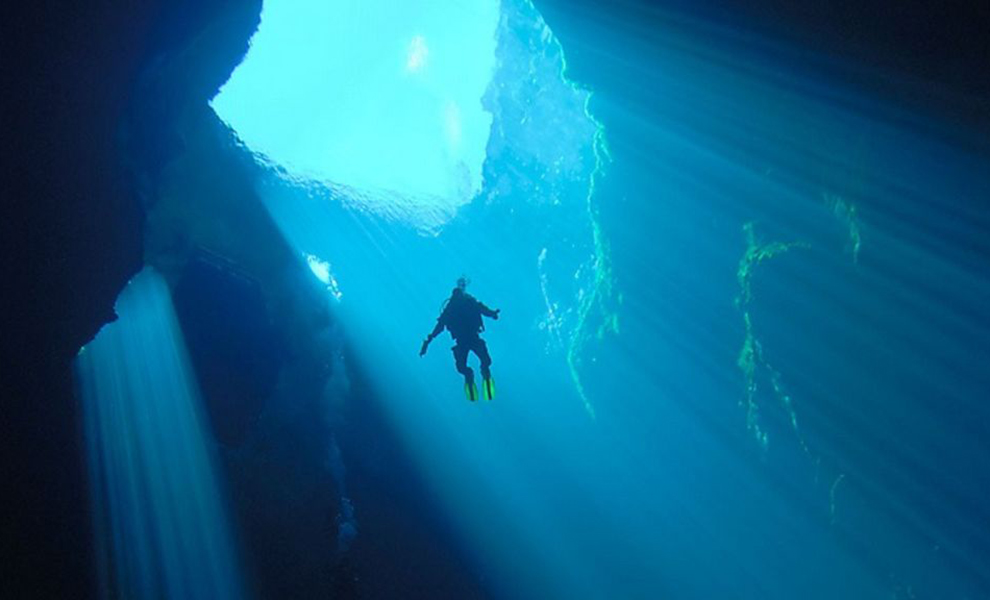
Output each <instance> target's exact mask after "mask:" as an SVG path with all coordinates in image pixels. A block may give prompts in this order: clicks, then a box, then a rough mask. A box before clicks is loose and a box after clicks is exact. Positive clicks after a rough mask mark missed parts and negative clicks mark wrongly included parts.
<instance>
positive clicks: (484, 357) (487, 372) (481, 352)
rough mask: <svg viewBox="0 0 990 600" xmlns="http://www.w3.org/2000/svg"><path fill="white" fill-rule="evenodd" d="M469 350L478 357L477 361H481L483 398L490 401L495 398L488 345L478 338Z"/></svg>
mask: <svg viewBox="0 0 990 600" xmlns="http://www.w3.org/2000/svg"><path fill="white" fill-rule="evenodd" d="M471 349H472V350H474V353H475V354H477V355H478V359H479V360H481V376H482V377H483V378H484V383H482V386H483V388H484V390H485V398H487V399H489V400H491V399H492V398H494V397H495V381H494V380H493V379H492V370H491V368H490V367H491V365H492V357H491V356H490V355H489V354H488V345H487V344H485V340H483V339H481V338H478V339H477V340H475V342H474V344H472V346H471Z"/></svg>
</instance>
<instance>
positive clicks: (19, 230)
mask: <svg viewBox="0 0 990 600" xmlns="http://www.w3.org/2000/svg"><path fill="white" fill-rule="evenodd" d="M259 9H260V3H259V2H239V3H238V2H225V1H222V0H216V1H207V2H162V1H160V0H136V1H132V2H37V3H17V4H14V5H11V6H6V5H5V7H4V11H3V17H2V19H0V27H2V32H0V44H2V46H0V72H2V75H0V89H2V92H0V94H2V98H0V106H2V112H0V131H2V134H0V140H2V142H0V148H2V156H0V203H2V204H0V205H2V207H3V218H2V219H0V264H2V278H3V279H2V281H3V290H2V293H0V323H2V329H0V331H2V336H0V339H2V343H0V348H2V352H0V359H2V360H0V402H2V405H3V408H2V413H3V417H2V420H0V424H2V429H0V440H2V441H0V445H2V446H0V447H2V452H0V454H2V456H3V471H2V475H3V488H4V491H3V505H4V510H3V511H2V515H3V517H2V524H0V531H2V536H3V540H2V542H3V543H2V548H3V554H2V557H0V564H2V573H0V596H2V597H4V598H22V597H31V598H86V597H89V596H90V595H91V594H92V593H93V592H94V590H95V585H94V581H93V575H92V573H93V572H94V570H93V564H92V560H93V557H92V554H91V547H92V539H91V532H90V530H89V522H90V519H89V516H88V507H87V504H88V492H87V490H86V481H85V476H84V464H83V461H84V452H83V450H84V448H83V445H82V440H81V436H80V431H79V418H78V414H77V407H76V404H75V401H74V399H73V393H72V391H73V390H72V378H71V374H70V361H71V359H72V357H73V356H74V355H75V353H76V351H77V350H78V348H79V347H80V346H81V345H83V344H84V343H85V342H86V341H87V340H89V339H91V338H92V337H93V336H94V335H95V334H96V332H97V331H98V330H99V328H100V327H101V326H102V325H103V324H104V323H106V322H108V321H110V320H112V319H113V312H112V309H113V304H114V300H115V298H116V296H117V294H118V292H119V291H120V289H121V288H122V287H123V285H124V284H125V283H126V281H127V280H128V278H129V277H130V276H132V275H133V274H134V273H136V272H137V271H138V270H139V269H140V268H141V264H142V246H143V242H142V235H143V234H142V232H143V226H142V224H143V221H144V210H143V208H142V200H141V193H140V190H141V185H140V182H139V181H137V179H136V178H135V177H134V173H133V172H132V170H131V169H130V168H129V167H128V164H127V161H126V160H125V154H124V148H125V146H126V140H127V138H128V136H129V135H134V134H133V133H129V131H128V130H129V128H128V127H127V126H126V122H127V121H128V120H130V121H132V122H135V123H139V122H141V121H142V116H141V115H131V116H129V113H131V111H132V107H133V106H135V98H136V97H138V96H139V95H140V94H142V93H151V94H154V95H157V96H159V97H161V98H162V103H161V104H159V107H161V108H160V109H159V110H160V113H159V114H158V115H156V117H157V123H158V128H157V130H156V134H157V135H162V132H163V131H165V129H163V127H167V119H163V118H162V116H163V115H164V116H166V117H167V116H168V115H169V114H171V113H170V111H169V110H167V109H165V108H164V107H166V106H167V105H168V104H169V102H173V101H176V100H186V101H190V102H191V101H193V100H195V99H198V100H199V101H201V102H205V100H206V99H207V98H208V96H209V95H210V94H212V90H214V89H216V87H217V86H218V85H219V84H220V83H221V82H222V81H223V80H224V79H225V78H226V76H227V75H226V73H229V71H230V70H231V69H232V68H233V67H234V65H235V64H236V62H237V57H238V56H239V55H240V54H242V53H243V51H244V50H245V49H246V44H247V39H248V36H249V35H250V31H251V30H252V29H253V25H251V23H252V19H253V22H256V21H257V14H258V10H259ZM252 12H253V17H252ZM216 15H226V20H225V21H224V20H221V21H224V22H225V23H226V25H225V26H222V27H220V28H218V29H214V32H215V33H214V35H211V36H209V37H207V38H201V39H197V44H196V45H195V47H196V48H199V49H201V50H202V52H201V54H202V55H204V56H208V57H209V60H204V62H202V63H201V65H200V69H199V70H198V71H193V72H190V73H187V74H186V76H185V78H184V79H182V80H181V82H182V85H173V86H165V87H162V88H159V89H157V90H155V89H149V87H148V86H147V85H146V84H144V83H142V79H143V78H145V77H146V75H145V74H146V73H147V72H148V66H149V65H150V64H153V63H155V62H156V61H160V57H162V56H167V55H168V54H169V53H171V52H174V51H175V48H177V47H179V46H180V45H182V44H183V43H186V42H188V40H189V39H196V35H197V33H198V31H197V27H202V26H203V25H204V24H205V23H209V22H211V21H214V20H215V17H216ZM245 15H246V16H245ZM173 81H175V80H173ZM166 93H167V94H170V95H168V96H166ZM145 105H147V103H145ZM145 122H147V121H145ZM130 129H131V130H132V131H133V130H135V129H137V128H136V127H131V128H130ZM163 137H165V136H163Z"/></svg>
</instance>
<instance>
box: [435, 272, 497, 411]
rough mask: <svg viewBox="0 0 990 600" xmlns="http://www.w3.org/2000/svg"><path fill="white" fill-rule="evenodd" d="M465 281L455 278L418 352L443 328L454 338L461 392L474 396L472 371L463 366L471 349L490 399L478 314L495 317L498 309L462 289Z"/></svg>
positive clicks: (486, 356) (492, 386)
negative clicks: (434, 324) (448, 294)
mask: <svg viewBox="0 0 990 600" xmlns="http://www.w3.org/2000/svg"><path fill="white" fill-rule="evenodd" d="M467 284H468V281H467V279H465V278H464V277H461V278H460V279H458V280H457V287H455V288H454V289H453V291H451V293H450V298H449V299H448V300H447V301H446V302H445V303H444V307H443V310H442V311H441V312H440V316H439V317H437V324H436V326H435V327H434V328H433V331H431V332H430V335H428V336H426V339H425V340H423V345H422V346H421V347H420V349H419V355H420V356H423V355H425V354H426V350H427V348H429V346H430V342H431V341H433V338H435V337H437V336H438V335H440V334H441V333H442V332H443V330H444V328H446V329H447V331H449V332H450V336H451V337H452V338H454V347H453V351H454V366H455V367H456V368H457V372H458V373H460V374H461V375H463V376H464V393H465V394H466V395H467V397H468V399H469V400H471V401H472V402H473V401H475V400H477V399H478V388H477V387H476V386H475V384H474V371H473V370H472V369H471V367H469V366H467V359H468V353H470V352H474V353H475V355H477V357H478V359H479V360H480V361H481V377H482V378H483V379H484V390H485V397H486V398H488V399H489V400H491V399H492V398H493V397H494V396H495V382H494V381H493V380H492V372H491V364H492V357H491V356H489V354H488V346H487V345H486V344H485V340H483V339H481V336H480V335H479V334H480V333H481V332H482V331H484V330H485V325H484V323H483V322H482V319H481V317H482V315H484V316H486V317H489V318H492V319H495V320H498V313H499V310H492V309H490V308H488V307H487V306H485V305H484V303H482V302H480V301H478V300H477V299H476V298H475V297H474V296H472V295H471V294H469V293H467V292H466V291H464V289H465V288H466V287H467Z"/></svg>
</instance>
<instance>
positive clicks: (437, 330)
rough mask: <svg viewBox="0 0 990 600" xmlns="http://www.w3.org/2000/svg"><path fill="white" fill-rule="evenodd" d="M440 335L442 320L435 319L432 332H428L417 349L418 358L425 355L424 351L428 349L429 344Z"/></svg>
mask: <svg viewBox="0 0 990 600" xmlns="http://www.w3.org/2000/svg"><path fill="white" fill-rule="evenodd" d="M441 333H443V319H437V324H436V326H435V327H434V328H433V331H431V332H430V335H428V336H426V339H425V340H423V345H422V346H420V347H419V355H420V356H423V355H424V354H426V349H427V348H429V346H430V342H432V341H433V338H435V337H437V336H438V335H440V334H441Z"/></svg>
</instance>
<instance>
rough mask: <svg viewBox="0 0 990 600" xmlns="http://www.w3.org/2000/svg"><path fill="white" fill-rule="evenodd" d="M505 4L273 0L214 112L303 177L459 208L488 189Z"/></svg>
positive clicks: (366, 193)
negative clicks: (490, 93) (493, 86)
mask: <svg viewBox="0 0 990 600" xmlns="http://www.w3.org/2000/svg"><path fill="white" fill-rule="evenodd" d="M498 7H499V3H498V1H497V0H471V1H469V2H468V1H459V0H443V1H433V0H417V1H412V2H400V3H396V2H390V1H388V0H370V1H364V2H322V1H314V0H281V1H272V2H266V3H265V8H264V12H263V14H262V20H261V26H260V28H259V30H258V32H257V33H256V34H255V36H254V38H253V39H252V42H251V50H250V51H249V53H248V56H247V57H246V59H245V60H244V62H243V63H242V64H241V65H240V66H239V67H238V68H237V70H236V71H235V72H234V74H233V76H232V77H231V78H230V80H229V81H228V82H227V84H226V85H225V86H224V87H223V89H222V90H221V91H220V94H219V95H218V96H217V97H216V98H215V99H214V101H213V107H214V109H215V110H216V111H217V113H218V114H219V115H220V116H221V117H222V118H223V119H224V120H225V121H226V122H227V123H228V124H230V125H231V126H232V127H233V128H234V129H235V130H236V131H237V133H238V135H239V136H240V137H241V139H242V140H243V141H244V142H245V143H246V144H247V145H248V146H249V147H250V148H251V149H252V150H253V151H255V152H258V153H261V154H263V155H265V156H266V157H267V158H268V159H270V160H272V161H274V162H276V163H278V164H279V165H281V166H283V167H284V168H286V169H287V170H288V171H289V172H290V173H291V174H293V175H295V176H297V177H301V178H306V179H312V180H316V181H321V182H332V183H334V184H337V185H341V186H345V187H348V188H351V189H355V190H359V191H360V192H361V193H362V194H361V196H360V197H361V198H363V199H364V200H365V202H368V203H370V204H372V205H379V204H381V203H386V204H387V203H388V202H389V200H387V198H388V197H389V194H387V193H386V192H393V193H394V192H401V193H402V195H403V196H404V197H405V198H407V199H408V198H414V199H416V203H417V204H427V205H431V206H436V205H442V206H444V207H448V208H453V207H456V206H457V205H459V204H461V203H463V202H465V201H467V200H470V198H471V197H473V196H474V195H475V194H476V193H477V192H478V191H479V189H480V188H481V166H482V163H483V161H484V158H485V146H486V144H487V142H488V134H489V129H490V126H491V122H492V117H491V115H490V114H489V113H488V112H487V111H485V110H484V109H483V108H482V105H481V97H482V94H483V93H484V92H485V89H486V88H487V86H488V83H489V81H490V79H491V75H492V70H493V69H494V67H495V27H496V25H497V22H498Z"/></svg>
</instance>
